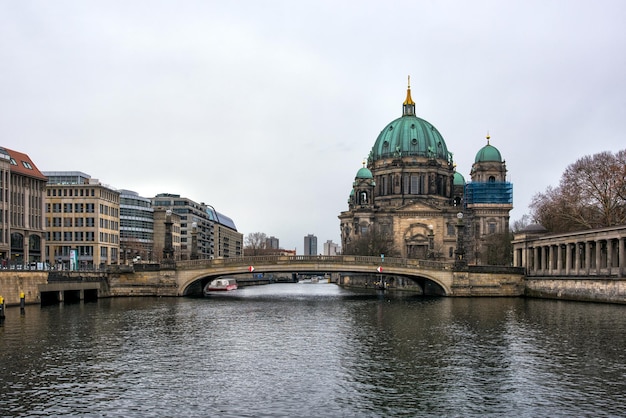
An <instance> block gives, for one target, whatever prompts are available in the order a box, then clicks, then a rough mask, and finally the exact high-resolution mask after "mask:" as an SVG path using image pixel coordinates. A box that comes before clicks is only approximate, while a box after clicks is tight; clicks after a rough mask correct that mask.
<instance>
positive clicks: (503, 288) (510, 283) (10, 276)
mask: <svg viewBox="0 0 626 418" xmlns="http://www.w3.org/2000/svg"><path fill="white" fill-rule="evenodd" d="M56 274H61V273H56ZM62 274H63V277H61V278H60V279H61V280H56V281H55V277H53V276H54V275H52V276H50V278H49V272H46V271H13V270H11V271H8V270H5V271H0V296H2V297H3V298H4V303H5V305H6V306H18V305H19V304H20V295H21V293H22V292H23V293H24V299H25V303H26V304H40V303H42V299H41V298H42V295H45V294H51V293H55V292H58V294H59V295H62V294H63V292H73V293H74V294H77V295H79V296H78V297H79V298H81V299H82V297H83V295H84V293H85V292H86V291H87V292H92V291H97V297H100V298H104V297H127V296H171V297H175V296H178V295H177V283H176V274H175V270H161V271H159V272H158V273H157V274H155V272H134V273H133V272H119V273H108V274H106V273H96V272H94V273H86V272H63V273H62ZM66 276H67V277H66ZM70 276H71V277H70ZM453 277H454V279H453V282H452V286H450V289H451V291H450V292H448V293H447V294H446V293H444V292H442V289H441V287H440V286H438V285H436V284H435V283H433V282H431V281H429V280H424V281H422V282H421V283H420V282H416V281H414V280H411V279H408V278H406V277H400V276H396V277H390V276H380V275H342V276H341V277H340V278H339V280H338V281H337V283H338V284H339V285H341V286H345V287H348V288H349V287H355V288H377V287H379V286H380V284H381V280H382V279H383V278H384V283H385V286H386V288H387V289H392V290H398V291H407V292H413V293H416V294H425V295H440V296H443V295H446V296H452V297H530V298H542V299H560V300H574V301H586V302H601V303H618V304H626V279H625V278H595V277H530V278H529V277H524V276H523V275H520V274H514V273H511V272H508V273H507V272H503V273H500V274H495V273H490V272H487V271H483V272H480V271H473V272H472V271H459V272H455V273H454V276H453ZM56 279H59V278H58V277H56ZM198 286H200V285H198ZM200 291H201V289H200ZM77 292H78V293H77ZM58 300H59V301H63V300H64V299H63V297H62V296H59V297H58Z"/></svg>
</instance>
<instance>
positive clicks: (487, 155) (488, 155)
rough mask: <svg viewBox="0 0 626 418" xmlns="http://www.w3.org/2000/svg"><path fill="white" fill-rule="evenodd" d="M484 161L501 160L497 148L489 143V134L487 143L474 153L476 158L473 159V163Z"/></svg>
mask: <svg viewBox="0 0 626 418" xmlns="http://www.w3.org/2000/svg"><path fill="white" fill-rule="evenodd" d="M486 161H497V162H499V163H501V162H502V155H500V151H498V148H496V147H494V146H493V145H491V144H490V143H489V136H487V145H485V146H484V147H482V148H481V149H480V151H478V152H477V153H476V159H474V162H475V163H484V162H486Z"/></svg>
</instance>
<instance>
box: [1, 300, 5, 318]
mask: <svg viewBox="0 0 626 418" xmlns="http://www.w3.org/2000/svg"><path fill="white" fill-rule="evenodd" d="M4 318H5V317H4V298H3V297H2V296H0V323H2V321H4Z"/></svg>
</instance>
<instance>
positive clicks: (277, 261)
mask: <svg viewBox="0 0 626 418" xmlns="http://www.w3.org/2000/svg"><path fill="white" fill-rule="evenodd" d="M310 263H319V264H343V265H372V266H381V267H383V270H384V267H385V266H388V267H406V268H420V269H437V270H451V269H452V267H453V263H451V262H446V261H434V260H416V259H408V258H392V257H386V258H385V259H384V260H383V259H381V258H380V257H372V256H360V255H295V256H286V255H261V256H244V257H232V258H216V259H200V260H186V261H177V262H176V268H177V269H201V268H212V267H213V268H216V267H220V266H234V265H237V266H247V265H250V266H254V265H268V264H270V265H285V264H310Z"/></svg>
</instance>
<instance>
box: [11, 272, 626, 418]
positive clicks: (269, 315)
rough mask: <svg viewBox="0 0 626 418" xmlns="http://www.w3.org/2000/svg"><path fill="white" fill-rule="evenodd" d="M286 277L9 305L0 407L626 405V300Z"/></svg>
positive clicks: (510, 410)
mask: <svg viewBox="0 0 626 418" xmlns="http://www.w3.org/2000/svg"><path fill="white" fill-rule="evenodd" d="M396 296H397V295H394V294H393V293H386V294H375V293H364V292H353V291H348V290H344V289H341V288H339V287H337V286H335V285H331V284H321V283H320V284H310V283H309V284H304V283H300V284H273V285H268V286H260V287H250V288H241V289H238V290H236V291H233V292H228V293H223V294H219V295H214V296H213V295H212V296H210V297H207V298H204V299H184V298H134V299H131V298H128V299H105V300H99V301H98V302H96V303H91V304H76V305H67V306H63V305H60V306H49V307H44V308H40V307H37V306H28V307H27V308H26V314H25V315H24V316H20V315H19V309H17V308H15V309H13V308H10V309H9V310H8V311H7V319H6V321H5V324H4V325H3V326H0V365H1V366H2V367H1V370H3V371H2V376H1V378H0V394H1V395H2V396H1V397H0V415H3V416H4V415H8V416H20V415H21V416H30V415H35V414H42V415H66V414H74V415H90V414H91V415H112V416H137V417H139V416H146V415H157V416H416V415H418V416H419V415H438V416H441V415H447V416H482V415H488V414H492V415H501V416H505V415H506V416H509V415H515V416H570V415H575V416H581V415H602V414H606V415H614V416H618V415H625V414H626V406H625V405H626V399H625V396H624V393H626V383H625V382H626V354H625V352H624V350H623V347H624V346H626V337H625V335H626V332H625V331H626V315H624V313H625V309H626V307H624V306H620V305H600V304H587V303H575V302H559V301H544V300H524V299H508V298H501V299H489V298H480V299H477V298H463V299H449V298H421V297H413V296H410V295H406V294H401V295H400V296H402V297H396Z"/></svg>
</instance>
